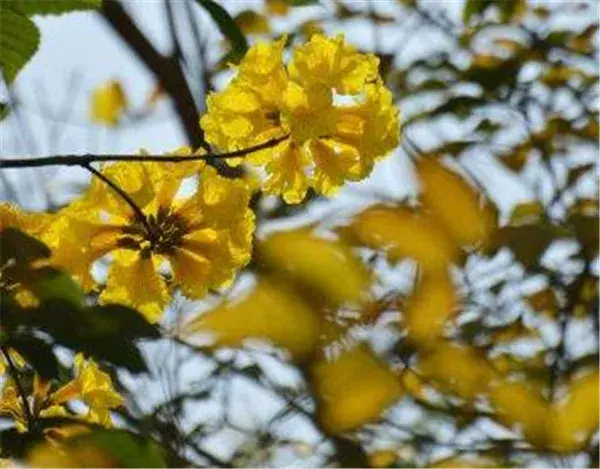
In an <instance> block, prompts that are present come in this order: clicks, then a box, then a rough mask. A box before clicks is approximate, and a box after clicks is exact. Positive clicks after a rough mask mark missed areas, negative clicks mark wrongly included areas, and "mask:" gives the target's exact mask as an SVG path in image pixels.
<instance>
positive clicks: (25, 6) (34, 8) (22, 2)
mask: <svg viewBox="0 0 600 469" xmlns="http://www.w3.org/2000/svg"><path fill="white" fill-rule="evenodd" d="M12 1H13V2H15V3H17V4H18V5H19V8H20V9H21V11H22V12H23V13H24V14H25V15H27V16H31V15H59V14H61V13H68V12H71V11H85V10H97V9H99V8H100V7H101V6H102V0H12Z"/></svg>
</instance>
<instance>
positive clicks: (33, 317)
mask: <svg viewBox="0 0 600 469" xmlns="http://www.w3.org/2000/svg"><path fill="white" fill-rule="evenodd" d="M2 308H3V309H2V312H3V317H2V320H3V326H4V327H5V328H6V332H7V334H8V336H9V337H11V335H12V331H16V330H19V331H20V332H19V333H20V334H28V335H36V333H37V331H41V332H44V333H46V334H48V335H49V336H50V337H51V338H52V339H53V343H54V344H56V345H61V346H63V347H67V348H69V349H71V350H76V351H81V352H83V353H84V354H85V355H87V356H90V357H92V358H95V359H96V360H99V361H101V360H106V361H108V362H111V363H113V364H114V365H116V366H122V367H125V368H127V369H128V370H130V371H132V372H141V371H146V369H147V368H146V364H145V362H144V360H143V358H142V355H141V353H140V351H139V350H138V348H137V346H136V344H135V341H136V340H137V339H143V338H144V339H146V338H158V337H159V332H158V330H157V329H156V328H155V327H154V326H153V325H151V324H150V323H148V322H146V320H145V319H144V317H143V316H142V315H141V314H140V313H138V312H137V311H135V310H132V309H130V308H127V307H124V306H120V305H104V306H95V307H82V306H78V305H74V304H72V303H69V302H68V301H65V300H60V299H51V300H47V301H44V302H42V303H41V304H40V306H39V307H36V308H26V309H23V308H21V307H19V306H18V305H16V304H14V303H12V302H7V301H4V302H3V304H2Z"/></svg>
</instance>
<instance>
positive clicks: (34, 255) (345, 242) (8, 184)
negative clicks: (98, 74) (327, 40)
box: [0, 0, 599, 467]
mask: <svg viewBox="0 0 600 469" xmlns="http://www.w3.org/2000/svg"><path fill="white" fill-rule="evenodd" d="M140 8H142V7H141V6H139V5H137V4H135V3H133V2H129V3H125V2H123V3H119V2H117V1H115V0H104V2H102V4H101V3H100V2H96V1H90V0H85V1H84V0H78V1H72V2H70V1H69V2H34V1H26V0H23V1H20V2H10V1H2V2H0V29H1V31H0V63H1V64H2V71H3V76H4V80H5V84H6V87H5V89H4V96H5V99H3V102H4V103H5V104H3V112H5V113H6V114H7V116H6V117H5V118H4V120H3V123H2V127H3V132H4V133H5V134H10V133H13V134H15V135H18V136H19V138H20V139H22V140H23V141H26V140H27V139H28V138H32V137H31V135H32V134H31V132H30V131H28V118H29V114H28V113H29V112H30V109H28V107H27V105H26V101H24V100H23V99H22V96H27V95H30V94H32V90H28V89H26V88H19V87H15V86H14V84H13V80H14V79H15V77H16V76H17V74H18V72H19V70H20V69H21V68H22V67H24V66H25V67H27V65H26V64H27V62H28V61H29V60H30V59H31V57H32V56H33V54H34V53H35V51H36V49H37V47H38V44H39V41H40V37H39V31H38V28H37V26H36V23H35V22H36V18H39V16H38V15H46V14H52V15H53V14H58V13H65V12H68V11H71V10H76V9H92V10H93V11H92V12H89V13H87V14H91V15H97V16H98V18H100V19H101V20H102V21H104V22H105V23H106V24H107V25H109V26H110V30H107V32H106V34H114V35H116V36H117V37H119V38H121V39H122V40H123V47H127V48H129V49H131V51H132V52H133V53H134V54H135V55H136V56H137V58H138V59H139V60H140V63H141V64H142V65H143V66H144V67H146V68H147V69H148V70H149V71H150V73H151V74H152V76H153V80H154V81H155V86H154V87H153V89H151V90H150V91H149V92H148V96H147V99H146V100H145V102H144V103H143V105H140V106H137V107H135V106H133V104H132V102H131V101H132V100H131V99H130V98H129V96H128V93H127V90H126V87H125V86H124V84H123V83H121V82H120V81H118V80H114V81H112V82H110V83H105V84H103V85H102V86H99V87H98V88H96V89H95V91H94V92H93V93H91V94H90V96H89V104H88V106H89V110H90V119H91V121H93V122H94V123H95V124H94V126H92V127H90V128H91V129H92V131H93V132H97V131H99V130H98V129H100V127H101V126H104V127H108V128H110V129H111V130H109V132H112V133H110V134H109V138H113V137H114V138H116V136H117V135H118V133H119V132H120V133H127V132H134V131H135V127H136V126H137V125H142V124H143V123H144V122H145V121H147V120H149V119H153V118H154V117H155V116H156V114H157V113H160V112H161V111H162V110H164V107H161V106H162V105H164V103H165V102H166V103H169V104H171V105H172V110H173V112H172V114H171V113H169V119H171V120H176V121H177V122H178V123H179V125H180V127H181V129H183V131H182V136H183V137H182V138H184V139H185V141H184V140H182V141H181V142H180V143H181V144H182V145H183V144H185V145H190V146H191V147H192V148H194V149H196V148H199V147H203V146H206V143H205V142H204V140H203V134H202V131H201V129H200V127H199V125H198V122H199V118H200V116H201V114H202V113H203V107H204V102H205V98H206V95H207V93H208V92H209V91H211V90H214V89H217V88H219V89H220V88H221V87H222V86H223V83H224V80H225V77H226V76H227V75H228V73H229V72H228V71H227V65H228V64H230V63H237V62H239V60H240V59H241V58H242V57H243V56H244V54H245V52H246V51H247V49H248V47H249V45H251V44H253V43H255V42H256V41H258V40H265V39H277V38H279V37H281V36H282V35H283V34H287V35H288V43H289V44H296V43H301V42H305V41H306V40H307V39H309V38H310V37H311V36H312V35H313V34H316V33H318V32H320V31H325V32H326V33H327V34H328V35H332V36H333V35H335V34H337V33H340V32H342V33H343V32H346V36H347V40H348V41H349V42H351V43H353V42H354V38H355V35H356V37H357V42H359V47H360V48H361V49H362V50H363V51H364V52H372V53H374V54H376V55H377V56H378V57H379V59H380V73H381V75H382V77H383V79H384V81H385V83H386V84H387V86H389V87H390V88H391V89H392V91H393V94H394V101H395V103H396V105H397V106H398V107H399V109H400V111H401V116H402V130H401V145H400V147H399V148H398V149H397V150H395V151H394V152H393V153H392V154H391V155H390V156H389V157H388V160H386V161H385V162H383V163H380V165H382V167H383V168H384V169H383V170H382V172H385V175H384V176H385V177H382V176H381V173H379V174H377V171H376V172H375V173H376V174H374V175H373V178H372V179H371V181H367V182H365V183H351V184H348V185H347V186H346V187H345V188H344V189H342V191H341V192H340V193H339V194H338V195H336V196H333V197H332V198H331V199H326V198H324V197H322V196H320V195H319V194H317V193H315V192H310V193H309V195H308V196H307V198H306V199H305V200H304V201H303V202H302V203H301V204H297V205H290V204H287V203H285V202H284V201H283V200H281V199H280V198H275V197H267V196H265V195H263V194H261V193H260V191H259V190H257V191H256V192H255V194H254V196H253V199H252V201H251V206H252V209H253V211H254V213H255V214H256V217H257V227H258V232H257V233H258V234H257V237H256V240H255V243H254V251H253V255H252V261H251V262H250V263H249V264H248V266H247V267H246V268H245V269H243V271H242V272H240V273H239V275H238V279H237V281H236V282H235V283H234V285H233V287H232V288H230V289H227V290H226V291H220V292H211V293H210V294H209V295H208V297H207V298H206V299H205V300H203V301H199V302H191V301H188V300H186V299H185V298H183V297H180V296H176V297H175V298H174V300H173V302H172V304H171V305H170V306H169V308H168V310H167V311H165V315H164V317H163V320H162V321H161V322H160V324H159V325H156V326H154V325H150V324H148V323H146V322H145V321H144V320H143V319H142V317H141V316H140V315H138V313H137V312H136V311H134V310H132V309H130V308H127V307H125V306H120V305H104V306H99V305H98V304H97V295H93V294H92V295H85V294H84V293H83V292H82V291H81V290H80V288H79V287H78V286H77V284H76V283H75V282H74V281H73V280H72V279H71V278H70V277H69V275H67V274H65V273H64V272H63V271H61V270H59V269H56V268H55V267H53V266H52V265H50V264H48V263H47V259H48V257H49V255H50V251H49V249H48V247H46V246H44V245H43V244H42V243H40V242H39V241H38V240H36V239H35V238H33V237H30V236H27V235H26V234H25V233H23V232H22V231H19V230H18V229H15V228H20V229H23V230H24V231H27V230H26V229H24V227H23V226H21V227H18V226H17V227H14V226H12V225H11V222H10V220H5V219H3V220H2V227H1V228H2V235H1V243H2V244H1V253H2V262H1V263H0V265H1V266H2V267H0V268H1V269H2V270H1V272H2V277H1V279H0V281H1V285H2V287H3V295H2V348H3V352H4V361H5V362H6V363H5V366H6V368H7V369H6V373H5V375H4V378H3V379H4V386H5V388H4V389H5V390H6V389H7V385H6V383H7V382H8V377H9V376H12V377H13V380H14V378H15V376H17V377H18V378H19V380H20V384H21V387H22V389H21V391H22V392H23V393H25V394H27V395H31V396H33V395H34V394H35V393H36V392H39V388H36V384H35V383H36V378H35V374H36V373H37V374H38V375H39V376H41V377H43V378H51V379H52V380H53V381H52V389H53V390H56V389H58V388H60V386H63V385H65V384H67V383H69V382H70V380H72V379H74V378H73V377H74V374H73V372H72V370H71V367H70V363H71V361H72V357H73V355H74V353H77V352H84V353H85V355H86V356H87V357H90V358H93V359H94V360H96V361H97V362H99V363H101V364H102V367H103V369H104V370H106V371H107V372H108V374H109V375H110V376H111V378H112V380H113V383H114V385H115V387H116V389H117V391H118V392H119V393H120V394H121V395H122V396H123V398H124V404H123V405H122V406H119V407H116V408H115V409H113V410H112V415H113V420H114V422H115V426H116V428H118V430H114V429H113V430H107V429H102V428H99V426H98V425H95V424H89V426H90V429H91V431H86V432H83V433H81V434H77V435H76V436H71V437H70V438H69V439H64V438H63V440H60V441H62V443H61V444H63V445H66V446H65V447H66V448H68V450H67V451H66V452H56V451H55V450H54V449H48V447H47V446H44V444H43V443H42V445H41V446H38V445H39V442H44V441H47V440H48V435H49V434H50V433H51V432H52V431H55V432H56V430H57V429H61V428H65V425H66V422H65V419H67V420H68V419H69V418H71V417H72V415H73V414H75V413H77V404H70V407H69V408H68V412H69V415H67V416H65V417H54V418H40V419H37V420H36V422H33V423H35V424H32V422H29V423H30V425H29V427H28V429H27V432H24V433H23V432H19V431H17V429H16V425H15V421H16V420H17V419H15V418H14V415H7V414H6V412H4V413H3V415H5V416H6V417H7V418H6V419H5V420H6V425H5V426H4V428H5V430H3V435H2V455H3V457H5V458H13V459H20V458H26V459H28V461H29V462H30V463H31V464H33V465H36V464H38V465H41V466H43V465H45V464H46V465H47V464H49V461H50V463H53V464H58V465H64V466H66V467H68V466H82V467H85V466H86V464H90V460H93V461H95V462H96V464H97V463H98V461H101V463H102V464H104V465H105V466H106V467H123V466H124V467H158V466H164V465H168V466H175V467H179V466H198V467H201V466H219V467H229V466H289V465H308V466H340V467H364V466H373V467H417V466H418V467H421V466H423V467H429V466H432V467H496V466H503V467H505V466H515V467H520V466H532V465H539V464H545V465H552V466H556V467H597V466H598V402H599V397H598V282H597V276H598V198H597V197H598V194H597V191H598V185H597V181H598V170H597V158H598V155H597V152H598V109H597V103H598V34H597V33H598V12H597V5H596V4H595V3H593V2H525V1H520V0H505V1H483V0H467V1H466V2H464V3H460V4H459V3H450V2H448V4H446V3H433V2H425V1H415V0H402V1H397V2H392V1H389V2H365V3H364V4H360V3H356V2H342V1H322V2H311V1H285V0H266V1H264V2H255V3H251V4H250V3H249V4H248V5H247V6H246V5H245V4H244V3H243V2H236V3H235V5H232V4H230V2H221V3H218V2H214V1H211V0H198V1H194V0H189V1H182V2H168V1H165V2H164V8H165V13H164V19H163V23H164V24H161V27H163V28H165V29H166V30H168V31H169V38H170V47H169V51H168V53H164V52H162V51H161V50H160V49H159V48H158V47H157V46H156V45H154V44H153V43H152V41H151V40H150V39H149V37H147V36H146V35H145V33H144V28H143V27H142V26H143V25H142V24H141V22H140V21H136V19H135V18H136V12H137V10H138V9H140ZM137 13H139V12H137ZM78 19H79V18H78V16H77V15H76V14H73V15H67V16H66V17H65V19H64V21H73V22H76V21H78ZM357 32H358V33H359V35H360V36H369V40H368V41H364V40H362V38H360V40H359V38H358V35H357ZM45 40H51V38H50V37H48V38H43V39H42V41H45ZM214 51H218V53H213V52H214ZM33 60H35V59H33ZM76 66H77V64H74V67H76ZM18 81H19V80H18V79H17V80H16V82H15V83H16V84H18ZM24 103H25V104H24ZM64 109H65V113H64V115H62V116H60V119H61V120H67V121H68V120H69V119H72V117H71V114H72V113H73V111H72V110H71V108H70V107H68V106H67V107H65V108H64ZM45 117H46V118H47V119H45V121H44V122H46V124H47V126H48V129H49V135H54V136H55V138H58V137H56V136H57V135H60V131H59V130H60V127H61V125H62V124H61V123H60V122H59V123H56V122H53V121H52V119H51V118H50V117H51V116H50V115H47V116H45ZM54 118H55V119H56V116H54ZM34 139H35V138H34ZM52 145H55V144H52ZM139 146H140V147H143V146H144V141H140V142H139ZM34 148H36V146H35V145H34ZM37 148H39V147H37ZM56 148H60V146H54V150H51V151H55V150H56ZM82 150H84V148H82ZM21 151H22V152H23V153H26V154H27V156H29V157H33V156H38V155H35V154H31V153H30V152H27V151H23V150H21ZM165 151H166V150H165ZM5 153H6V152H5V151H3V154H4V155H3V158H7V159H8V158H9V157H13V156H14V155H6V154H5ZM103 153H104V152H103ZM213 163H214V164H215V165H216V166H217V167H218V169H219V171H221V173H222V174H225V175H226V176H228V177H246V179H250V180H251V178H249V177H247V176H248V172H247V171H246V173H245V174H244V170H243V169H239V168H230V167H228V166H226V165H225V164H222V163H221V162H219V161H216V162H213ZM384 165H385V166H384ZM23 171H25V170H20V169H14V170H9V169H3V172H2V181H3V185H2V187H3V192H2V197H3V199H6V200H12V201H15V202H18V203H20V204H22V205H25V206H31V205H32V204H31V203H30V202H27V201H25V200H24V199H26V198H27V197H28V196H29V194H28V193H27V187H28V186H36V187H41V186H43V184H41V183H40V179H41V178H42V176H41V173H39V172H38V173H34V171H42V170H41V169H37V168H34V169H31V170H27V171H28V173H27V174H26V175H24V174H25V173H24V172H23ZM399 186H403V187H399ZM404 186H406V188H405V187H404ZM80 189H81V188H80V187H74V188H70V189H69V190H66V189H65V192H67V193H70V194H72V193H73V192H78V191H79V190H80ZM44 200H47V201H48V203H47V204H46V205H47V206H45V207H43V208H44V210H46V211H49V212H53V211H56V210H57V209H58V208H60V206H61V205H62V203H60V202H55V201H56V200H62V199H61V198H60V197H55V194H52V196H51V197H48V198H46V197H44ZM7 226H8V227H7ZM14 284H20V285H26V286H27V288H28V289H29V290H30V291H31V292H33V295H34V296H35V297H36V298H37V299H38V301H39V303H38V304H37V306H36V307H35V308H31V307H28V308H27V310H25V309H24V308H23V306H22V305H20V304H19V303H18V302H17V301H15V300H14V298H13V295H12V293H11V291H9V289H10V287H11V285H14ZM207 332H208V333H210V332H212V333H213V334H215V333H216V334H217V335H216V339H215V337H214V336H213V337H212V339H213V340H212V342H211V341H210V340H209V339H210V336H209V337H208V338H207ZM261 339H262V340H261ZM9 350H12V351H17V352H18V353H19V354H20V356H22V358H24V359H25V361H26V362H27V365H23V366H22V367H21V366H20V365H19V366H17V365H18V364H16V363H13V364H12V365H11V363H10V362H11V360H10V358H9V356H10V353H11V352H9ZM34 371H35V373H34ZM36 389H37V391H36ZM7 396H8V395H7V394H6V392H3V404H7V402H8V400H7V399H8V398H7ZM84 401H85V399H84ZM33 402H35V401H33ZM85 402H86V403H87V401H85ZM61 458H62V459H61Z"/></svg>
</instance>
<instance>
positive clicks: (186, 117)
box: [101, 0, 210, 151]
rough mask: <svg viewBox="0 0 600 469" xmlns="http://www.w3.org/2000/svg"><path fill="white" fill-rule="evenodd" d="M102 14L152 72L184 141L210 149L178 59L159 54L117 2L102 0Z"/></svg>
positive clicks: (115, 0)
mask: <svg viewBox="0 0 600 469" xmlns="http://www.w3.org/2000/svg"><path fill="white" fill-rule="evenodd" d="M101 14H102V16H103V17H104V19H105V20H106V22H107V23H108V24H109V25H110V26H111V27H112V28H113V30H114V31H115V32H116V33H117V34H118V35H119V36H120V37H121V39H123V41H125V42H126V43H127V45H129V47H130V48H131V50H133V52H135V54H136V55H137V57H138V58H139V59H140V60H141V61H142V62H143V63H144V64H145V65H146V66H147V67H148V68H149V69H150V71H152V73H153V74H154V75H155V76H156V78H157V80H158V81H159V82H160V83H161V85H162V87H163V89H164V90H165V91H166V92H167V94H168V95H169V96H170V97H171V98H172V99H173V104H174V105H175V109H176V111H177V115H178V117H179V121H180V123H181V126H182V127H183V129H184V131H185V134H186V136H187V140H188V141H189V143H190V145H192V146H193V147H195V148H198V147H203V148H204V149H206V150H207V151H209V150H210V147H209V146H208V144H207V143H206V141H205V139H204V133H203V132H202V129H201V128H200V116H199V114H198V109H197V108H196V104H195V102H194V98H193V96H192V93H191V92H190V88H189V86H188V83H187V81H186V79H185V76H184V74H183V71H182V70H181V67H180V64H179V61H178V59H177V58H173V57H165V56H163V55H161V54H160V53H159V52H158V51H157V50H156V48H155V47H154V46H153V45H152V43H151V42H150V41H149V40H148V38H146V36H144V34H143V33H142V32H141V31H140V29H139V28H138V27H137V26H136V24H135V23H134V22H133V20H132V19H131V18H130V16H129V15H128V14H127V12H126V11H125V9H124V8H123V6H122V5H121V3H119V2H118V1H117V0H104V2H103V3H102V10H101Z"/></svg>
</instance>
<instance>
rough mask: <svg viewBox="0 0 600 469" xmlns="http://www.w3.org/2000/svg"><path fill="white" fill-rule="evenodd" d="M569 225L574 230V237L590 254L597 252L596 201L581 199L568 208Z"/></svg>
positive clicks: (593, 254)
mask: <svg viewBox="0 0 600 469" xmlns="http://www.w3.org/2000/svg"><path fill="white" fill-rule="evenodd" d="M568 223H569V226H571V227H572V228H573V230H574V231H575V237H576V238H577V240H578V241H579V242H580V243H581V244H582V246H583V247H584V248H585V249H586V251H587V252H589V253H590V254H591V257H593V256H595V255H597V254H598V242H599V241H598V201H597V200H596V199H581V200H579V201H578V202H577V203H576V204H575V205H573V206H572V207H570V208H569V216H568Z"/></svg>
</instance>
